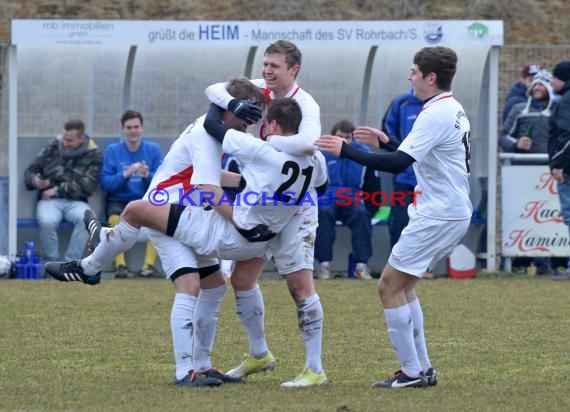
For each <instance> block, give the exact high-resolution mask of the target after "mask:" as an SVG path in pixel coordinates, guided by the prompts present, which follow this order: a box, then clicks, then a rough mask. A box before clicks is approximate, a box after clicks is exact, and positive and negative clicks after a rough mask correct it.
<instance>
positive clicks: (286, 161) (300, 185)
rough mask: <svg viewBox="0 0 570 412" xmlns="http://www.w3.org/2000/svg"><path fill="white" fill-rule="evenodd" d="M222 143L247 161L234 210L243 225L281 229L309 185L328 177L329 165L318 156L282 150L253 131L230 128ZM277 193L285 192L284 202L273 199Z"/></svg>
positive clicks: (231, 152) (237, 220) (239, 223)
mask: <svg viewBox="0 0 570 412" xmlns="http://www.w3.org/2000/svg"><path fill="white" fill-rule="evenodd" d="M222 147H223V151H224V152H225V153H228V154H231V155H233V156H235V157H236V158H237V159H239V161H240V162H241V163H242V164H243V165H244V168H243V170H242V176H243V178H244V179H245V181H246V187H245V189H244V190H243V192H241V193H240V194H239V195H238V198H236V204H235V205H234V210H233V220H234V223H235V224H236V225H237V226H239V227H241V228H243V229H251V228H253V227H255V226H257V225H258V224H260V223H263V224H265V225H267V226H268V227H269V230H271V231H272V232H274V233H278V232H279V231H281V229H282V228H283V226H285V224H286V223H287V222H288V221H289V219H290V218H291V216H293V214H295V213H297V212H299V210H300V206H299V204H302V199H304V197H305V196H306V194H307V193H308V191H309V189H311V188H314V187H318V186H321V185H323V184H324V183H325V182H326V180H327V174H326V168H324V167H323V166H322V164H317V162H319V160H318V157H316V156H314V155H304V156H294V155H290V154H287V153H284V152H279V151H277V150H275V149H274V148H273V147H272V146H271V145H270V144H269V143H267V142H264V141H262V140H261V139H258V138H256V137H254V136H253V135H251V134H247V133H242V132H239V131H237V130H228V132H227V133H226V136H225V138H224V143H223V145H222ZM276 193H277V194H282V195H284V196H285V197H284V198H283V199H284V202H280V201H274V200H273V198H274V195H275V194H276ZM278 197H279V196H278ZM284 203H287V204H284ZM295 203H297V204H295Z"/></svg>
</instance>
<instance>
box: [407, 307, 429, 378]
mask: <svg viewBox="0 0 570 412" xmlns="http://www.w3.org/2000/svg"><path fill="white" fill-rule="evenodd" d="M408 306H409V307H410V312H411V314H412V325H413V326H414V344H415V345H416V353H417V354H418V359H419V361H420V365H421V367H422V370H423V371H424V372H425V371H426V370H428V369H429V368H431V363H430V361H429V356H428V352H427V346H426V337H425V333H424V314H423V312H422V306H421V305H420V300H419V299H414V300H413V301H411V302H408Z"/></svg>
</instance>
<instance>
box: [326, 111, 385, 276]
mask: <svg viewBox="0 0 570 412" xmlns="http://www.w3.org/2000/svg"><path fill="white" fill-rule="evenodd" d="M354 128H355V127H354V124H352V122H350V121H348V120H341V121H340V122H338V123H336V124H335V125H334V126H333V128H332V131H331V134H333V135H336V136H340V137H342V138H343V139H345V140H346V141H347V142H348V143H350V144H351V145H353V146H354V147H355V148H357V149H358V150H364V151H368V152H369V151H370V149H369V148H368V146H365V145H362V144H360V143H358V142H357V141H356V140H354V139H353V138H352V132H353V131H354ZM323 154H324V156H325V159H326V161H327V167H328V173H329V182H328V186H327V191H326V193H325V194H323V196H322V197H321V199H320V201H319V227H318V228H317V235H316V242H315V258H316V259H317V260H318V261H319V262H320V264H319V269H318V272H317V278H318V279H329V278H330V262H331V260H332V258H333V245H334V241H335V238H336V233H335V231H336V222H337V220H340V221H341V222H342V223H343V224H344V225H346V226H348V227H349V228H350V231H351V239H352V252H351V254H350V255H349V263H352V264H353V265H351V264H349V267H353V266H354V268H355V269H354V271H351V273H348V277H351V278H352V277H353V278H357V279H371V276H370V269H369V268H368V259H370V256H372V226H371V223H370V218H371V213H370V212H369V209H368V208H367V207H371V206H373V205H370V204H368V206H367V204H366V203H365V202H364V201H362V200H361V199H362V197H361V196H359V195H357V192H368V193H369V194H370V195H371V194H372V193H373V192H375V191H378V190H380V185H379V180H378V178H377V177H376V174H375V172H374V171H373V170H371V169H368V168H367V167H365V166H362V165H359V164H358V163H356V162H354V161H352V160H349V159H342V158H338V157H335V156H332V155H330V154H328V153H323Z"/></svg>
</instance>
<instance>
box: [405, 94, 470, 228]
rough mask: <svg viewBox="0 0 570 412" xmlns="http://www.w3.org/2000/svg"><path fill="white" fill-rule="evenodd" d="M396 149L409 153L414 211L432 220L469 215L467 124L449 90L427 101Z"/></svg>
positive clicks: (468, 136)
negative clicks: (412, 173) (412, 168)
mask: <svg viewBox="0 0 570 412" xmlns="http://www.w3.org/2000/svg"><path fill="white" fill-rule="evenodd" d="M398 150H401V151H403V152H405V153H407V154H409V155H410V156H412V157H413V158H414V159H415V160H416V162H415V163H414V172H415V174H416V178H417V181H418V184H417V186H416V188H415V191H416V192H421V194H418V195H416V202H417V213H418V214H419V215H422V216H426V217H429V218H432V219H442V220H462V219H467V218H469V217H471V213H472V209H473V207H472V205H471V201H470V199H469V173H470V166H469V158H470V125H469V120H468V119H467V116H466V115H465V111H464V110H463V107H462V106H461V104H460V103H459V102H458V101H457V100H455V98H454V97H453V94H452V92H450V91H449V92H444V93H441V94H438V95H437V96H434V97H433V98H431V99H430V100H428V101H427V102H426V103H425V104H424V107H423V109H422V111H421V112H420V114H419V115H418V117H417V119H416V121H415V122H414V126H413V127H412V130H411V131H410V133H409V134H408V136H407V137H406V138H405V139H404V141H403V142H402V144H401V145H400V147H399V148H398Z"/></svg>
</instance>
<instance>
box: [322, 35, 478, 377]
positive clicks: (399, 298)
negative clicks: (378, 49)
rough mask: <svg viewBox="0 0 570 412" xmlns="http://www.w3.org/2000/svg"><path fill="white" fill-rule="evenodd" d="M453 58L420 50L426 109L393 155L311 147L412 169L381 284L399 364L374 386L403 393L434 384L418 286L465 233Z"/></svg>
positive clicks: (325, 142) (464, 127)
mask: <svg viewBox="0 0 570 412" xmlns="http://www.w3.org/2000/svg"><path fill="white" fill-rule="evenodd" d="M456 67H457V55H456V54H455V52H454V51H453V50H452V49H450V48H447V47H439V46H438V47H426V48H423V49H421V50H420V51H418V52H417V53H416V54H415V56H414V59H413V65H412V68H411V71H410V74H409V75H408V80H410V81H411V83H412V86H413V89H414V95H415V96H416V97H418V98H419V99H421V100H424V102H425V103H424V106H423V109H422V111H421V112H420V114H419V116H418V117H417V119H416V121H415V123H414V126H413V128H412V130H411V131H410V133H409V135H408V137H406V139H405V140H404V142H403V143H402V144H401V145H400V146H399V148H398V150H397V151H395V152H393V153H371V154H369V153H364V152H359V151H357V150H355V149H352V148H351V147H350V146H349V145H347V144H345V143H343V141H342V140H341V139H340V138H338V137H335V136H330V135H327V136H322V137H321V138H319V139H318V140H317V142H316V145H317V147H319V148H320V149H321V150H324V151H327V152H329V153H332V154H334V155H336V156H341V157H347V158H349V159H352V160H354V161H356V162H358V163H361V164H363V165H366V166H368V167H371V168H375V169H377V170H382V171H386V172H391V173H398V172H401V171H402V170H404V169H405V168H406V167H408V166H409V165H411V164H413V165H414V166H413V167H414V172H415V173H416V177H417V180H418V185H417V186H416V189H415V192H419V193H420V194H419V195H418V196H417V197H416V205H413V204H412V205H410V206H409V208H408V214H409V215H410V221H409V223H408V226H406V228H405V229H404V230H403V232H402V234H401V236H400V240H399V241H398V243H396V245H394V248H393V249H392V253H391V254H390V257H389V259H388V263H387V264H386V266H385V267H384V270H383V271H382V275H381V277H380V280H379V281H378V295H379V297H380V301H381V303H382V305H383V307H384V317H385V320H386V325H387V329H388V335H389V337H390V340H391V342H392V346H393V348H394V350H395V351H396V355H397V357H398V360H399V362H400V370H398V371H397V372H396V373H395V374H394V375H393V376H392V377H390V378H388V379H386V380H382V381H379V382H376V383H375V384H374V387H380V388H407V387H423V386H426V385H435V384H437V376H436V374H435V370H434V369H433V368H432V366H431V363H430V360H429V357H428V353H427V347H426V343H425V334H424V327H423V324H424V322H423V313H422V310H421V306H420V303H419V300H418V298H417V296H416V292H415V285H416V283H417V281H418V280H419V279H420V278H421V277H422V276H423V275H424V274H425V272H426V268H429V269H431V268H433V266H434V265H435V263H437V261H438V260H439V259H441V258H442V257H444V256H445V255H447V254H449V253H450V252H451V251H452V249H453V248H454V247H455V246H456V245H457V244H458V243H459V242H460V240H461V238H462V237H463V236H464V235H465V233H466V232H467V229H468V227H469V222H470V219H471V213H472V205H471V201H470V200H469V190H470V189H469V181H468V179H469V172H470V168H469V158H470V138H469V134H470V125H469V120H468V119H467V117H466V115H465V111H464V110H463V107H462V106H461V104H460V103H459V102H458V101H457V100H455V98H454V97H453V93H452V92H451V82H452V80H453V76H454V75H455V71H456ZM354 137H355V138H357V139H359V140H360V141H362V142H364V143H367V144H371V145H375V146H376V147H378V145H379V144H378V143H379V141H381V142H383V143H388V137H387V136H386V135H385V134H384V133H382V132H381V131H380V130H378V129H376V128H372V127H366V126H365V127H360V128H357V129H356V130H355V131H354Z"/></svg>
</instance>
